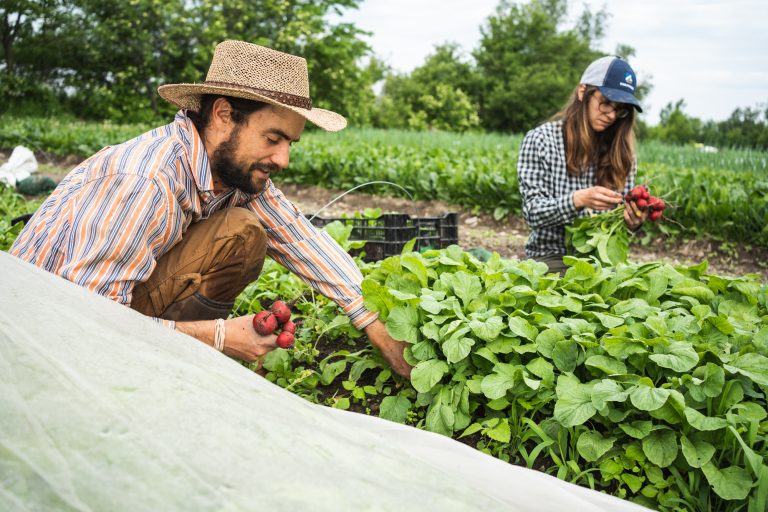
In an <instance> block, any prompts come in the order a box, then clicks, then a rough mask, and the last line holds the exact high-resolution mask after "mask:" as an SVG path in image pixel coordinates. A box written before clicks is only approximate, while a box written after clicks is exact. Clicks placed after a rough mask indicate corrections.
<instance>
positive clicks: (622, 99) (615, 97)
mask: <svg viewBox="0 0 768 512" xmlns="http://www.w3.org/2000/svg"><path fill="white" fill-rule="evenodd" d="M598 90H599V91H600V92H601V93H603V96H605V98H606V99H607V100H608V101H612V102H614V103H626V104H627V105H632V106H633V107H635V110H637V111H638V112H642V111H643V109H642V108H641V107H640V102H639V101H637V98H635V97H634V95H632V93H629V92H627V91H622V90H621V89H614V88H613V87H598Z"/></svg>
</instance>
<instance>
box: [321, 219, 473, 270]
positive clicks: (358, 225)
mask: <svg viewBox="0 0 768 512" xmlns="http://www.w3.org/2000/svg"><path fill="white" fill-rule="evenodd" d="M307 217H308V218H310V220H311V222H312V224H313V225H315V226H317V227H319V228H321V227H323V226H325V225H327V224H330V223H331V222H333V221H339V222H341V223H342V224H346V225H347V226H352V232H351V233H350V235H349V239H350V240H365V242H366V243H365V246H364V247H363V248H362V249H355V250H353V251H351V253H352V254H353V255H357V254H359V253H361V252H364V253H365V255H364V256H363V259H364V260H365V261H378V260H383V259H384V258H388V257H390V256H395V255H397V254H400V253H401V252H402V250H403V247H404V246H405V244H407V243H408V242H409V241H411V240H413V239H414V238H415V239H416V243H415V244H414V247H413V249H414V250H415V251H423V250H426V249H442V248H445V247H448V246H449V245H451V244H457V243H459V214H458V213H446V214H443V215H442V216H440V217H411V216H410V215H405V214H401V213H387V214H384V215H381V216H380V217H378V218H375V219H358V218H343V217H335V218H327V217H314V218H312V217H311V216H310V215H308V216H307Z"/></svg>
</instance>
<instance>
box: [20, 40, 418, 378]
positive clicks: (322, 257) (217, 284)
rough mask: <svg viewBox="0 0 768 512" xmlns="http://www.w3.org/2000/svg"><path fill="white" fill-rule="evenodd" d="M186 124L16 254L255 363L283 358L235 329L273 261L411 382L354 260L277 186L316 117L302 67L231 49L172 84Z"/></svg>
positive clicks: (68, 185) (75, 185)
mask: <svg viewBox="0 0 768 512" xmlns="http://www.w3.org/2000/svg"><path fill="white" fill-rule="evenodd" d="M159 93H160V96H162V97H163V98H164V99H166V100H167V101H169V102H171V103H173V104H175V105H177V106H179V107H180V108H181V110H180V111H179V112H178V113H177V114H176V117H175V119H174V121H173V122H172V123H170V124H168V125H166V126H162V127H160V128H157V129H155V130H152V131H150V132H147V133H145V134H143V135H140V136H139V137H137V138H135V139H132V140H129V141H127V142H124V143H122V144H119V145H117V146H112V147H107V148H104V149H103V150H101V151H100V152H98V153H96V154H95V155H93V156H92V157H90V158H89V159H87V160H86V161H84V162H83V163H81V164H80V165H79V166H78V167H76V168H75V169H73V170H72V171H71V172H70V173H69V174H68V175H67V176H66V177H65V178H64V179H63V180H62V181H61V183H60V184H59V185H58V187H57V188H56V190H55V191H54V192H53V193H52V194H51V195H50V196H49V197H48V199H47V200H46V201H45V203H43V205H42V206H41V207H40V208H39V209H38V210H37V212H35V214H34V216H33V217H32V219H31V220H30V222H29V223H28V224H27V225H26V226H25V227H24V230H23V231H22V232H21V234H20V235H19V237H18V238H17V240H16V242H15V243H14V244H13V246H12V247H11V249H10V253H11V254H14V255H16V256H18V257H19V258H22V259H24V260H26V261H29V262H31V263H34V264H35V265H38V266H40V267H42V268H44V269H46V270H48V271H49V272H53V273H55V274H58V275H60V276H62V277H64V278H66V279H68V280H70V281H73V282H75V283H77V284H79V285H81V286H84V287H86V288H88V289H90V290H93V291H95V292H97V293H100V294H101V295H104V296H106V297H109V298H111V299H113V300H115V301H117V302H120V303H122V304H125V305H128V306H130V307H131V308H133V309H135V310H137V311H139V312H141V313H144V314H146V315H149V316H151V317H154V318H155V319H157V321H159V322H162V323H164V324H165V325H167V326H168V327H170V328H175V329H177V330H179V331H181V332H184V333H186V334H189V335H191V336H193V337H195V338H197V339H199V340H200V341H203V342H205V343H207V344H209V345H212V346H214V347H216V348H217V349H219V350H222V351H223V352H224V353H225V354H227V355H229V356H232V357H236V358H239V359H242V360H245V361H254V360H256V359H257V358H259V357H261V356H262V355H264V354H266V353H267V352H269V351H270V350H272V349H273V348H275V346H276V336H275V335H269V336H260V335H258V334H257V333H256V332H255V331H254V329H253V327H252V325H251V322H252V315H247V316H242V317H237V318H231V319H228V320H223V319H224V318H226V317H227V316H228V315H229V313H230V311H231V309H232V306H233V303H234V300H235V298H236V297H237V296H238V295H239V294H240V292H241V291H242V290H243V289H244V288H245V286H246V285H247V284H248V283H250V282H252V281H254V280H256V279H257V278H258V276H259V273H260V272H261V269H262V265H263V263H264V258H265V255H267V254H268V255H269V256H271V257H272V258H273V259H275V260H276V261H278V262H279V263H281V264H282V265H284V266H285V267H286V268H288V269H289V270H291V271H292V272H293V273H295V274H297V275H298V276H299V277H301V278H302V279H303V280H304V281H306V282H307V283H309V284H310V285H311V286H312V287H313V288H314V289H315V290H317V291H318V292H320V293H322V294H323V295H325V296H327V297H329V298H330V299H332V300H333V301H335V302H336V303H337V304H339V305H340V306H341V307H342V308H343V310H344V311H345V312H346V314H347V315H348V316H349V318H350V320H351V321H352V323H353V324H354V325H355V326H356V327H358V328H360V329H364V330H365V332H366V334H367V336H368V338H369V339H370V340H371V342H372V343H373V344H374V345H375V346H376V347H378V348H379V349H380V350H381V352H382V355H383V356H384V357H385V358H386V359H387V361H388V362H389V363H390V365H391V366H392V368H393V370H394V371H395V372H397V373H398V374H400V375H403V376H409V375H410V366H409V365H408V364H407V363H406V362H405V360H404V359H403V349H404V347H405V345H404V344H403V343H401V342H399V341H396V340H394V339H393V338H391V337H390V336H389V334H388V333H387V331H386V328H385V327H384V325H383V324H382V323H381V322H380V321H379V320H377V319H376V315H375V314H374V313H372V312H369V311H367V310H366V309H365V307H364V306H363V298H362V293H361V287H360V283H361V281H362V276H361V274H360V271H359V270H358V268H357V266H356V265H355V263H354V261H353V260H352V259H351V258H350V257H349V255H348V254H347V253H345V252H344V250H343V249H342V248H341V247H340V246H339V245H338V244H337V243H336V242H335V241H333V239H331V238H330V237H329V236H328V235H327V234H325V233H323V232H320V231H318V230H317V229H315V227H313V226H312V225H311V224H310V223H309V222H308V221H307V220H306V219H305V218H304V216H303V215H302V214H301V212H299V211H298V209H297V208H296V207H295V206H294V205H293V204H292V203H291V202H290V201H288V200H287V199H286V198H285V196H283V194H282V193H281V192H280V190H278V189H277V188H276V187H275V185H274V184H273V183H272V181H271V179H270V177H271V176H272V175H273V174H275V173H277V172H279V171H280V170H282V169H285V168H286V167H288V160H289V152H290V147H291V145H292V144H293V143H295V142H298V141H299V138H300V137H301V133H302V132H303V130H304V124H305V121H306V120H309V121H310V122H312V123H314V124H316V125H317V126H319V127H321V128H323V129H325V130H327V131H338V130H341V129H343V128H344V127H345V126H346V124H347V123H346V120H345V119H344V118H343V117H342V116H340V115H339V114H336V113H334V112H330V111H328V110H323V109H319V108H314V107H313V106H312V100H311V99H310V96H309V79H308V73H307V65H306V61H305V60H304V59H303V58H300V57H296V56H293V55H289V54H285V53H281V52H277V51H274V50H271V49H269V48H264V47H262V46H258V45H254V44H250V43H245V42H240V41H224V42H222V43H221V44H219V45H218V46H217V47H216V50H215V52H214V56H213V60H212V63H211V66H210V68H209V70H208V75H207V76H206V80H205V82H203V83H198V84H175V85H164V86H161V87H160V88H159Z"/></svg>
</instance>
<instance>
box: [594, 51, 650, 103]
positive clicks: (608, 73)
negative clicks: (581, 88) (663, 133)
mask: <svg viewBox="0 0 768 512" xmlns="http://www.w3.org/2000/svg"><path fill="white" fill-rule="evenodd" d="M579 83H581V84H584V85H594V86H596V87H597V88H598V89H599V90H600V92H601V93H603V96H605V97H606V98H607V99H608V101H613V102H616V103H627V104H629V105H632V106H633V107H635V109H636V110H637V111H638V112H642V111H643V109H642V108H640V102H639V101H637V98H635V89H636V88H637V77H636V76H635V72H634V71H632V68H631V67H630V66H629V64H627V61H625V60H622V59H621V58H619V57H612V56H608V57H601V58H599V59H597V60H596V61H594V62H593V63H592V64H590V65H589V66H587V69H586V71H584V74H583V75H581V81H580V82H579Z"/></svg>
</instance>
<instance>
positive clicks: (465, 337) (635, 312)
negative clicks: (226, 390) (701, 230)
mask: <svg viewBox="0 0 768 512" xmlns="http://www.w3.org/2000/svg"><path fill="white" fill-rule="evenodd" d="M567 261H568V263H569V264H570V265H571V268H570V269H569V270H568V271H567V273H566V274H565V276H564V277H562V278H560V277H559V276H556V275H553V274H549V275H548V274H546V272H545V268H544V266H543V265H541V264H538V263H535V262H531V261H525V262H516V261H506V260H502V259H501V258H500V257H498V255H494V256H493V257H492V258H491V259H490V260H489V261H488V262H484V263H483V262H480V261H479V260H477V259H475V258H474V257H473V256H472V255H471V254H470V253H467V252H464V251H463V250H461V249H460V248H459V247H456V246H452V247H450V248H447V249H443V250H431V251H426V252H424V253H421V254H419V253H413V252H404V253H403V254H402V255H400V256H395V257H391V258H388V259H386V260H384V261H381V262H378V263H374V264H365V263H363V262H362V261H360V265H361V268H362V270H363V273H364V275H365V276H366V278H365V281H364V283H363V290H364V295H365V300H366V304H367V306H368V307H369V308H371V309H374V310H376V311H378V312H379V314H380V317H381V318H382V319H383V320H384V321H385V322H386V325H387V328H388V330H389V331H390V333H391V334H392V335H393V336H394V337H395V338H398V339H402V340H405V341H407V342H408V343H409V349H408V351H407V358H408V360H409V362H411V364H413V365H414V369H413V373H412V379H411V381H410V382H408V381H405V380H403V379H400V378H399V377H396V376H393V375H392V373H391V372H390V370H389V369H388V368H387V366H386V364H384V362H383V360H382V359H381V358H380V356H379V355H378V354H377V353H376V351H375V350H374V349H372V348H370V347H369V346H368V344H367V342H366V340H365V339H364V338H362V337H361V336H360V333H359V332H357V331H356V330H355V329H354V328H352V327H351V326H350V325H349V322H348V321H347V320H346V317H344V316H343V314H341V312H340V310H339V309H338V308H337V307H336V306H335V305H332V304H329V303H328V302H327V301H325V299H321V298H319V297H317V296H316V295H313V294H312V293H310V292H309V291H308V290H307V289H306V288H304V289H303V290H302V289H301V288H302V286H300V285H299V284H298V281H296V280H295V278H293V277H292V276H290V275H289V274H287V272H285V271H283V270H282V269H281V268H280V267H278V266H277V265H276V264H271V265H269V266H268V267H267V271H266V273H265V275H264V279H263V280H261V281H259V282H258V283H255V284H254V285H252V287H251V288H250V289H249V290H247V291H246V292H245V293H244V294H243V296H242V297H241V301H240V302H241V304H240V306H239V311H238V312H239V313H244V312H246V311H255V310H258V309H260V308H261V304H262V303H265V304H266V303H267V302H269V301H270V300H273V299H274V298H275V297H279V296H283V297H286V296H290V297H294V307H295V309H296V310H298V311H299V312H300V316H301V318H300V321H299V325H300V328H299V330H298V332H297V334H298V336H297V341H296V346H295V348H294V349H293V350H277V351H275V352H272V353H270V354H269V355H268V356H267V357H266V358H265V360H264V370H263V371H264V374H265V376H266V378H267V379H269V380H271V381H273V382H276V383H277V384H279V385H281V386H283V387H285V388H287V389H290V390H291V391H293V392H295V393H297V394H299V395H301V396H304V397H305V398H307V399H309V400H311V401H314V402H317V403H321V404H325V405H328V406H332V407H339V408H344V409H351V410H356V411H360V412H364V413H368V414H378V415H380V416H382V417H384V418H387V419H390V420H393V421H399V422H402V423H406V424H409V425H413V426H415V427H418V428H424V429H428V430H432V431H434V432H439V433H441V434H444V435H447V436H452V437H454V438H456V439H460V440H462V441H464V442H468V443H469V444H472V445H473V446H475V447H476V448H478V449H480V450H482V451H484V452H486V453H489V454H491V455H493V456H496V457H498V458H500V459H502V460H505V461H509V462H510V463H513V464H518V465H522V466H526V467H530V468H535V469H538V470H541V471H544V472H546V473H549V474H552V475H556V476H557V477H559V478H561V479H564V480H567V481H570V482H574V483H577V484H579V485H585V486H589V487H592V488H595V489H599V490H602V491H604V492H607V493H610V494H614V495H617V496H620V497H624V498H628V499H630V500H632V501H636V502H639V503H642V504H644V505H646V506H648V507H650V508H654V509H658V510H734V511H735V510H749V511H758V510H760V511H762V510H765V509H766V504H767V503H768V501H766V500H768V465H767V464H766V456H767V455H768V447H767V446H766V440H767V439H768V437H767V436H766V432H767V431H768V421H766V398H765V392H766V389H768V310H767V309H766V308H767V302H768V289H767V288H766V286H765V285H763V284H761V283H760V282H759V280H758V279H757V278H756V277H755V276H745V277H741V278H726V277H721V276H716V275H711V274H708V273H707V272H706V264H701V265H697V266H694V267H686V268H673V267H671V266H669V265H666V264H661V263H651V264H642V265H640V264H624V263H620V264H619V265H617V266H615V267H604V266H601V265H600V264H599V263H590V262H588V261H587V260H583V259H577V258H568V260H567ZM266 290H269V291H268V292H267V291H266ZM290 294H293V295H290Z"/></svg>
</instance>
